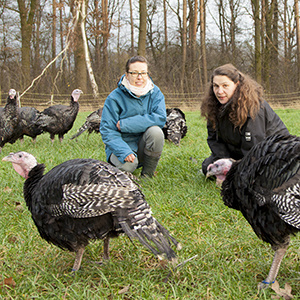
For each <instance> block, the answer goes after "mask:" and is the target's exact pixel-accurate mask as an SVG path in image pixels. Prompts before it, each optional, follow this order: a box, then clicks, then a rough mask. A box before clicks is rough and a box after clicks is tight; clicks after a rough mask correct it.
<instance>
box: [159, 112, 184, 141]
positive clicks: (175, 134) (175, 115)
mask: <svg viewBox="0 0 300 300" xmlns="http://www.w3.org/2000/svg"><path fill="white" fill-rule="evenodd" d="M166 111H167V121H166V124H165V126H164V127H163V132H164V135H165V139H167V140H169V141H170V142H172V143H174V144H175V145H180V141H181V139H182V138H184V137H185V136H186V133H187V126H186V119H185V114H184V113H183V112H182V110H180V109H179V108H167V109H166Z"/></svg>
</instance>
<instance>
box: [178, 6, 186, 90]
mask: <svg viewBox="0 0 300 300" xmlns="http://www.w3.org/2000/svg"><path fill="white" fill-rule="evenodd" d="M186 18H187V2H186V0H183V1H182V61H181V73H180V74H181V78H180V87H181V92H182V93H184V78H185V64H186V46H187V36H186V35H187V19H186Z"/></svg>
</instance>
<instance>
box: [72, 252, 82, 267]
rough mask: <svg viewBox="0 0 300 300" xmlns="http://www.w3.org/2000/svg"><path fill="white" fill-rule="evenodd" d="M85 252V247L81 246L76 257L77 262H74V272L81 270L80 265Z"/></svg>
mask: <svg viewBox="0 0 300 300" xmlns="http://www.w3.org/2000/svg"><path fill="white" fill-rule="evenodd" d="M83 252H84V247H81V248H79V249H78V250H77V252H76V257H75V262H74V265H73V268H72V271H73V272H76V271H78V270H79V268H80V265H81V260H82V255H83Z"/></svg>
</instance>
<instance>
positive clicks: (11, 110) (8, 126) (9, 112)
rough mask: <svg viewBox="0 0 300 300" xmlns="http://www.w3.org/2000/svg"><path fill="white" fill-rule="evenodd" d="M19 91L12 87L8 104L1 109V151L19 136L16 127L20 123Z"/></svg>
mask: <svg viewBox="0 0 300 300" xmlns="http://www.w3.org/2000/svg"><path fill="white" fill-rule="evenodd" d="M16 95H17V92H16V91H15V90H14V89H10V90H9V92H8V97H7V101H6V105H5V106H4V108H2V109H0V153H1V151H2V148H3V147H4V145H5V144H6V143H11V144H13V143H14V142H15V141H16V140H17V139H18V136H17V135H16V127H17V125H18V113H17V109H18V103H17V96H16Z"/></svg>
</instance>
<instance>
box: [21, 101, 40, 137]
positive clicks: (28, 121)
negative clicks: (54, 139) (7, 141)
mask: <svg viewBox="0 0 300 300" xmlns="http://www.w3.org/2000/svg"><path fill="white" fill-rule="evenodd" d="M18 115H19V122H18V126H17V127H18V128H17V131H18V134H19V136H20V137H19V138H20V140H23V138H24V135H26V136H29V137H31V138H32V140H33V142H35V141H36V137H37V136H38V135H40V134H42V133H43V129H42V128H41V126H39V125H38V124H37V123H36V121H37V119H38V117H39V116H40V112H39V111H38V110H37V109H36V108H34V107H27V106H24V107H20V108H18Z"/></svg>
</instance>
